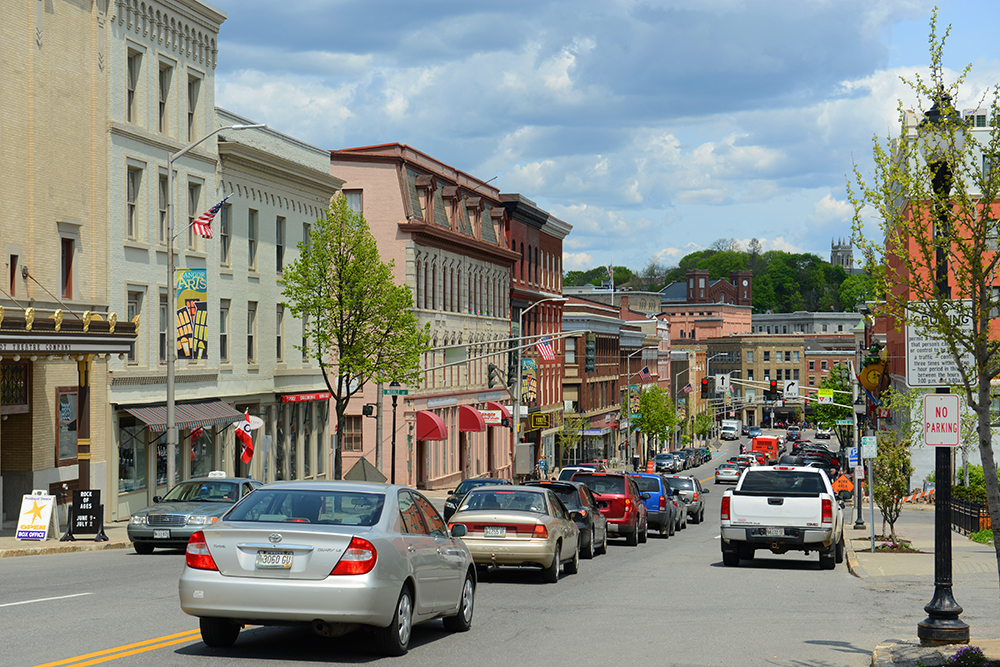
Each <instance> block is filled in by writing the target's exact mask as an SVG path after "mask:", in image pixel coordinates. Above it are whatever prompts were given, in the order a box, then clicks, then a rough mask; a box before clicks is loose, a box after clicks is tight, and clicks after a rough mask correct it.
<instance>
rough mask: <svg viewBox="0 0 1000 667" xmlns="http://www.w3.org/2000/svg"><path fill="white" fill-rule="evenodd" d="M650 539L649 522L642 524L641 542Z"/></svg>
mask: <svg viewBox="0 0 1000 667" xmlns="http://www.w3.org/2000/svg"><path fill="white" fill-rule="evenodd" d="M648 539H649V523H648V522H647V523H644V524H642V530H641V531H639V542H642V543H645V542H646V540H648Z"/></svg>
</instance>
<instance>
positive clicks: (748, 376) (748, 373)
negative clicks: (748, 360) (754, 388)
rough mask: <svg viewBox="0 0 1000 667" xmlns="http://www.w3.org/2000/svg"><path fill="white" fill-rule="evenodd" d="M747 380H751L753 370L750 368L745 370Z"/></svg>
mask: <svg viewBox="0 0 1000 667" xmlns="http://www.w3.org/2000/svg"><path fill="white" fill-rule="evenodd" d="M747 380H753V369H752V368H748V369H747Z"/></svg>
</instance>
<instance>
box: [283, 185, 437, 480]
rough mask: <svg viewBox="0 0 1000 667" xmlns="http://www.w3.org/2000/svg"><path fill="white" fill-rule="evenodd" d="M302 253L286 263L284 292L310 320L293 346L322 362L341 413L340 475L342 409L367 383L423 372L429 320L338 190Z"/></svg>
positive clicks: (409, 378) (338, 467) (411, 379)
mask: <svg viewBox="0 0 1000 667" xmlns="http://www.w3.org/2000/svg"><path fill="white" fill-rule="evenodd" d="M298 248H299V257H298V259H296V260H295V261H293V262H292V263H291V264H289V265H288V266H286V267H285V270H284V272H283V275H282V279H281V284H282V286H283V288H284V289H283V292H282V295H283V296H284V297H285V298H286V299H288V308H289V310H290V311H291V313H292V315H293V316H295V317H297V318H299V319H301V320H303V322H305V323H306V326H307V335H306V338H307V344H306V345H296V346H295V348H296V349H298V350H299V351H301V352H302V354H303V355H304V356H305V357H306V358H310V359H316V360H317V361H319V365H320V368H321V369H322V371H323V379H324V380H325V381H326V386H327V388H328V389H329V391H330V394H331V395H332V397H333V400H334V405H335V408H336V413H337V425H338V428H337V445H336V450H337V451H336V454H337V456H336V464H335V470H334V475H335V479H340V478H341V473H342V462H341V456H340V454H341V451H342V439H341V438H342V434H343V431H344V428H343V427H344V423H343V420H344V412H345V410H346V409H347V405H348V403H349V402H350V400H351V396H353V395H354V394H355V393H357V392H358V391H360V390H361V388H362V387H363V386H364V385H365V384H366V383H369V382H389V381H392V380H396V381H398V382H401V383H403V384H407V383H415V382H416V381H417V380H418V379H419V378H420V355H421V354H422V353H423V352H424V351H426V349H427V342H428V340H429V338H430V336H429V335H428V333H427V330H428V329H429V325H428V326H427V327H425V328H424V329H423V330H421V328H420V327H419V324H418V322H417V317H416V315H414V314H413V311H412V308H413V296H412V295H411V293H410V288H409V287H407V286H406V285H397V284H395V282H394V280H393V276H392V269H393V263H392V262H388V263H386V262H383V261H382V259H381V257H380V256H379V252H378V246H377V245H376V243H375V237H374V236H372V233H371V230H370V229H369V227H368V223H367V222H366V221H365V219H364V216H362V215H361V214H360V213H355V212H354V211H352V210H351V209H350V208H349V207H348V206H347V199H346V198H345V197H344V196H343V195H342V194H341V195H338V196H337V197H336V198H334V200H333V202H332V203H331V204H330V208H329V209H327V214H326V217H324V218H320V219H318V220H317V221H316V223H315V224H314V225H313V226H312V229H311V230H310V242H309V245H308V246H306V244H305V242H301V243H299V245H298Z"/></svg>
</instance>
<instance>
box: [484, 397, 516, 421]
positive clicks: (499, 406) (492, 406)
mask: <svg viewBox="0 0 1000 667" xmlns="http://www.w3.org/2000/svg"><path fill="white" fill-rule="evenodd" d="M486 407H488V408H489V409H490V410H499V411H500V414H501V415H502V416H504V417H506V418H507V419H510V410H508V409H507V406H506V405H503V404H501V403H497V402H495V401H486Z"/></svg>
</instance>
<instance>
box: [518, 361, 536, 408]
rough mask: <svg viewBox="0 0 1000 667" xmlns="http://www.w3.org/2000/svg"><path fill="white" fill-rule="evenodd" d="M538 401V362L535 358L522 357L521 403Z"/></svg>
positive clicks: (527, 403)
mask: <svg viewBox="0 0 1000 667" xmlns="http://www.w3.org/2000/svg"><path fill="white" fill-rule="evenodd" d="M536 401H538V364H536V363H535V360H534V359H521V403H522V405H529V404H531V403H535V402H536Z"/></svg>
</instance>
